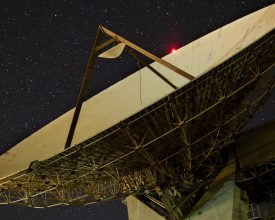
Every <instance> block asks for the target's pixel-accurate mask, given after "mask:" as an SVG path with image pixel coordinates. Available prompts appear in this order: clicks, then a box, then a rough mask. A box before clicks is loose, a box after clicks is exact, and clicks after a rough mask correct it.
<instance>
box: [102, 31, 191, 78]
mask: <svg viewBox="0 0 275 220" xmlns="http://www.w3.org/2000/svg"><path fill="white" fill-rule="evenodd" d="M99 28H100V29H101V30H102V31H103V32H104V33H105V34H107V35H109V36H110V37H112V38H114V39H116V40H117V41H119V42H122V43H125V44H126V45H127V46H128V47H131V48H132V49H134V50H136V51H138V52H139V53H141V54H143V55H144V56H146V57H148V58H150V59H152V60H154V61H156V62H158V63H160V64H162V65H163V66H165V67H167V68H168V69H170V70H172V71H174V72H176V73H178V74H179V75H181V76H183V77H185V78H186V79H189V80H193V79H195V77H194V76H192V75H190V74H188V73H186V72H185V71H183V70H181V69H179V68H178V67H176V66H174V65H172V64H171V63H169V62H167V61H165V60H163V59H161V58H159V57H157V56H155V55H154V54H152V53H150V52H148V51H146V50H144V49H142V48H141V47H139V46H137V45H135V44H133V43H132V42H130V41H128V40H126V39H124V38H123V37H121V36H119V35H117V34H115V33H114V32H112V31H110V30H108V29H107V28H105V27H103V26H100V27H99Z"/></svg>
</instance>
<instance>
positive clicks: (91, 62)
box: [65, 27, 102, 149]
mask: <svg viewBox="0 0 275 220" xmlns="http://www.w3.org/2000/svg"><path fill="white" fill-rule="evenodd" d="M101 37H102V31H101V28H100V27H99V28H98V30H97V34H96V37H95V41H94V44H93V47H92V52H91V55H90V57H89V61H88V64H87V67H86V71H85V75H84V78H83V81H82V84H81V88H80V92H79V95H78V99H77V103H76V107H75V111H74V115H73V119H72V122H71V126H70V130H69V133H68V136H67V140H66V144H65V149H66V148H68V147H70V146H71V143H72V140H73V136H74V132H75V128H76V124H77V120H78V117H79V114H80V110H81V107H82V104H83V101H84V98H85V95H86V93H87V90H88V84H89V80H90V76H91V73H92V70H93V66H94V62H95V60H96V54H97V46H98V45H99V43H100V40H101Z"/></svg>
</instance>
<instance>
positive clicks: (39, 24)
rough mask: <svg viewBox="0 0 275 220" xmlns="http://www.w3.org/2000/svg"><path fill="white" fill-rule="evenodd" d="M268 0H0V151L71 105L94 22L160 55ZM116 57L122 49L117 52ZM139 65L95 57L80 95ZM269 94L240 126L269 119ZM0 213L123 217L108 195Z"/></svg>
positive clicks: (274, 102) (273, 104)
mask: <svg viewBox="0 0 275 220" xmlns="http://www.w3.org/2000/svg"><path fill="white" fill-rule="evenodd" d="M274 2H275V1H274V0H236V1H235V0H223V1H222V0H216V1H214V0H210V1H209V0H208V1H206V0H181V1H180V0H178V1H175V0H170V1H165V0H145V1H134V0H128V1H126V0H125V1H122V0H117V1H108V0H99V1H96V0H89V1H88V0H82V1H81V0H75V1H73V0H47V1H41V0H33V1H24V0H17V1H16V0H0V85H1V88H0V137H1V138H0V153H1V152H4V151H6V150H7V149H9V148H10V147H12V146H14V145H15V144H16V143H18V142H19V141H21V140H23V139H24V138H26V137H27V136H29V135H30V134H32V133H33V132H35V131H36V130H38V129H39V128H41V127H43V126H44V125H46V124H48V123H49V122H50V121H52V120H54V119H55V118H57V117H58V116H60V115H62V114H63V113H65V112H66V111H68V110H69V109H71V108H73V107H74V106H75V103H76V99H77V96H78V92H79V88H80V84H81V81H82V77H83V74H84V70H85V67H86V63H87V60H88V56H89V53H90V49H91V45H92V42H93V38H94V36H95V33H96V30H97V26H98V25H99V24H101V25H103V26H106V27H107V28H109V29H110V30H112V31H114V32H116V33H118V34H119V35H121V36H123V37H125V38H127V39H129V40H130V41H132V42H134V43H136V44H137V45H139V46H141V47H143V48H144V49H146V50H148V51H150V52H152V53H153V54H155V55H157V56H159V57H162V56H164V55H165V54H167V53H170V51H171V49H172V48H179V47H181V46H184V45H186V44H187V43H189V42H191V41H193V40H195V39H197V38H199V37H201V36H203V35H205V34H207V33H209V32H211V31H213V30H215V29H217V28H219V27H221V26H223V25H225V24H227V23H229V22H232V21H234V20H236V19H238V18H240V17H242V16H244V15H247V14H249V13H251V12H254V11H256V10H258V9H260V8H263V7H265V6H268V5H270V4H272V3H274ZM122 58H123V57H122ZM137 69H138V65H137V63H135V62H128V60H127V59H118V61H116V63H114V61H109V62H104V61H102V60H98V62H97V63H96V65H95V71H94V72H93V74H92V77H91V83H90V88H89V92H88V96H87V98H89V97H91V96H93V95H95V94H96V93H98V92H100V91H101V90H103V89H105V88H107V87H109V86H110V85H112V84H113V83H115V82H117V81H119V80H121V79H123V78H125V77H126V76H127V75H128V74H130V73H132V72H133V71H134V70H137ZM272 109H273V110H274V109H275V95H274V92H273V94H272V96H271V97H270V98H269V99H268V101H267V103H266V104H265V105H264V106H263V107H261V108H260V109H259V111H258V112H257V114H256V116H255V117H254V118H253V119H252V120H251V121H250V123H249V124H248V126H247V127H249V128H250V127H253V126H256V125H258V124H262V123H266V121H270V120H273V119H275V114H274V113H272ZM0 219H7V220H9V219H15V220H23V219H24V220H25V219H66V220H70V219H93V220H97V219H101V220H105V219H127V210H126V206H125V205H123V204H122V203H121V202H120V201H109V202H106V203H101V204H97V205H93V206H85V207H55V208H50V209H46V210H34V209H30V208H21V207H14V206H13V207H9V206H0Z"/></svg>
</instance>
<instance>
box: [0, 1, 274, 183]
mask: <svg viewBox="0 0 275 220" xmlns="http://www.w3.org/2000/svg"><path fill="white" fill-rule="evenodd" d="M274 27H275V4H273V5H271V6H269V7H266V8H264V9H261V10H259V11H257V12H254V13H252V14H250V15H248V16H245V17H243V18H241V19H239V20H237V21H235V22H233V23H230V24H228V25H226V26H224V27H222V28H219V29H217V30H216V31H214V32H212V33H210V34H208V35H206V36H204V37H202V38H200V39H198V40H196V41H194V42H192V43H190V44H188V45H186V46H184V47H182V48H180V49H178V50H177V51H176V52H175V53H172V54H169V55H167V56H165V57H163V59H164V60H166V61H168V62H171V63H172V64H173V65H175V66H177V67H179V68H180V69H182V70H184V71H186V72H187V73H189V74H191V75H193V76H195V77H198V76H200V75H202V74H204V73H206V72H207V71H208V70H210V69H212V68H213V67H215V66H217V65H219V64H221V63H222V62H224V61H225V60H227V59H228V58H230V57H231V56H233V55H234V54H236V53H238V52H240V51H241V50H243V49H244V48H246V47H247V46H249V45H250V44H252V43H253V42H255V41H256V40H257V39H259V38H260V37H262V36H263V35H265V34H266V33H268V32H269V31H271V30H272V29H274ZM152 66H153V67H154V68H155V69H157V70H158V71H159V72H160V73H162V74H163V75H164V76H165V77H166V78H168V79H169V80H170V81H171V82H172V83H174V84H175V85H177V86H178V87H183V86H184V85H186V84H187V83H188V82H189V80H187V79H185V78H183V77H182V76H180V75H178V74H176V73H174V72H172V71H171V70H169V69H167V68H166V67H164V66H162V65H160V64H158V63H153V64H152ZM140 80H141V91H140ZM140 92H141V97H142V102H141V101H140ZM172 92H173V89H172V88H171V87H170V86H169V85H167V84H166V83H165V82H164V81H162V80H161V79H160V78H159V77H158V76H156V75H155V74H154V73H152V72H151V71H150V70H149V69H148V68H146V67H145V68H143V69H141V70H140V71H137V72H135V73H133V74H132V75H130V76H129V77H127V78H125V79H124V80H122V81H120V82H118V83H116V84H114V85H113V86H111V87H109V88H108V89H106V90H104V91H102V92H101V93H99V94H97V95H96V96H94V97H92V98H90V99H89V100H87V101H86V102H85V103H84V104H83V106H82V110H81V113H80V117H79V122H78V124H77V127H76V131H75V135H74V138H73V141H72V145H75V144H78V143H81V142H82V141H84V140H87V139H88V138H90V137H92V136H94V135H96V134H98V133H100V132H101V131H103V130H105V129H107V128H109V127H111V126H112V125H114V124H117V123H118V122H120V121H122V120H124V119H126V118H128V117H129V116H131V115H133V114H135V113H136V112H139V111H140V110H142V109H144V108H145V107H147V106H149V105H151V104H152V103H154V102H156V101H157V100H159V99H161V98H163V97H165V96H167V95H168V94H170V93H172ZM72 116H73V110H70V111H69V112H67V113H65V114H64V115H62V116H60V117H59V118H57V119H56V120H54V121H52V122H51V123H49V124H48V125H46V126H45V127H43V128H41V129H40V130H38V131H37V132H35V133H34V134H32V135H31V136H29V137H28V138H26V139H25V140H23V141H21V142H20V143H18V144H17V145H15V146H14V147H13V148H12V149H10V150H9V151H7V152H6V153H5V154H3V155H2V156H1V157H0V179H2V178H4V177H7V176H9V175H12V174H14V173H16V172H19V171H21V170H24V169H26V168H27V167H28V166H29V164H30V163H31V162H32V161H34V160H45V159H47V158H49V157H51V156H53V155H56V154H58V153H60V152H62V151H63V149H64V145H65V141H66V137H67V134H68V131H69V126H70V123H71V120H72Z"/></svg>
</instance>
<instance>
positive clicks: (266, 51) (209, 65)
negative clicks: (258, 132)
mask: <svg viewBox="0 0 275 220" xmlns="http://www.w3.org/2000/svg"><path fill="white" fill-rule="evenodd" d="M274 19H275V5H271V6H269V7H266V8H264V9H261V10H259V11H257V12H254V13H252V14H250V15H248V16H245V17H243V18H241V19H239V20H237V21H235V22H233V23H230V24H228V25H226V26H224V27H222V28H219V29H218V30H216V31H214V32H211V33H210V34H207V35H205V36H204V37H201V38H199V39H198V40H196V41H194V42H192V43H190V44H188V45H186V46H184V47H182V48H179V49H177V50H176V51H175V52H174V53H171V54H168V55H167V56H165V57H163V58H161V59H160V58H158V57H156V56H154V55H153V54H151V53H149V52H148V51H146V50H144V49H142V48H140V47H138V46H137V45H135V44H133V43H131V42H129V41H128V40H126V39H124V38H123V37H121V36H119V35H117V34H115V33H113V32H111V31H110V30H108V29H107V28H104V27H102V26H100V27H99V29H98V34H97V37H96V40H95V44H94V49H93V50H92V53H91V57H90V60H89V64H88V67H87V70H86V74H85V77H84V81H83V84H82V89H81V92H80V95H79V99H78V102H77V106H76V108H74V109H72V110H70V111H68V112H67V113H65V114H64V115H62V116H60V117H59V118H57V119H56V120H54V121H52V122H51V123H49V124H48V125H46V126H45V127H43V128H41V129H40V130H38V131H37V132H35V133H34V134H32V135H31V136H29V137H27V138H26V139H25V140H23V141H22V142H20V143H18V144H17V145H16V146H14V147H13V148H11V149H10V150H9V151H7V152H6V153H4V154H3V155H1V157H0V167H1V169H0V189H1V191H0V203H1V204H17V205H24V206H30V207H51V206H57V205H84V204H92V203H96V202H99V201H103V200H108V199H112V198H122V197H126V196H128V195H131V194H139V195H144V196H147V197H148V198H160V199H159V200H160V203H161V204H162V205H163V206H164V207H165V209H167V210H168V212H169V213H171V215H173V216H176V217H175V218H177V217H179V216H183V215H185V214H186V213H188V211H189V210H190V207H192V206H193V205H194V204H195V202H196V201H197V200H198V198H199V196H200V195H201V192H202V191H204V190H205V189H206V187H207V186H208V185H209V183H211V181H213V179H214V178H215V176H216V175H217V174H218V173H219V171H220V170H221V168H222V167H223V166H224V161H223V157H222V155H221V153H220V152H221V149H222V148H223V147H224V146H226V145H227V144H228V143H229V142H230V141H231V139H232V137H234V135H235V134H237V133H238V131H239V130H240V128H242V126H243V125H244V124H245V123H246V122H247V121H248V120H249V118H250V117H251V116H252V115H253V113H254V112H255V111H256V109H257V108H258V107H259V106H260V105H261V104H262V103H263V102H264V100H265V99H266V98H267V97H268V95H269V94H270V92H271V90H272V88H273V85H274V80H272V78H269V77H268V74H267V72H268V70H270V69H271V68H272V67H273V66H274V50H275V32H274V26H275V22H274ZM102 35H106V36H108V37H109V38H110V39H109V40H107V41H105V42H101V40H102V39H101V36H102ZM112 44H115V45H122V46H123V48H122V46H119V49H120V50H121V51H119V52H125V53H129V54H130V55H131V56H132V57H133V58H134V59H138V60H139V61H140V63H141V64H143V66H144V67H143V68H141V69H140V70H138V71H136V72H135V73H133V74H132V75H130V76H128V77H127V78H125V79H123V80H121V81H120V82H118V83H116V84H114V85H113V86H111V87H109V88H108V89H106V90H104V91H102V92H101V93H99V94H97V95H96V96H94V97H92V98H90V99H88V100H87V101H83V100H84V96H85V90H86V89H87V81H88V80H87V79H88V78H89V74H90V72H91V69H92V66H93V61H94V60H95V59H96V58H97V56H98V54H100V52H101V51H102V50H104V49H106V48H107V47H109V46H110V45H112ZM103 54H104V53H103ZM105 54H106V53H105ZM107 55H108V54H107ZM118 55H119V54H118ZM144 56H146V57H147V58H149V59H151V60H153V61H155V62H153V63H152V64H150V65H149V64H146V63H145V62H144V61H143V60H142V58H141V57H144ZM140 75H141V76H142V77H140ZM140 84H141V85H142V90H140V89H139V88H140V86H139V85H140ZM140 97H142V102H141V100H140ZM64 146H65V149H64ZM165 192H169V193H166V194H165ZM164 194H165V195H166V196H163V195H164ZM171 207H172V208H171Z"/></svg>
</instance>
